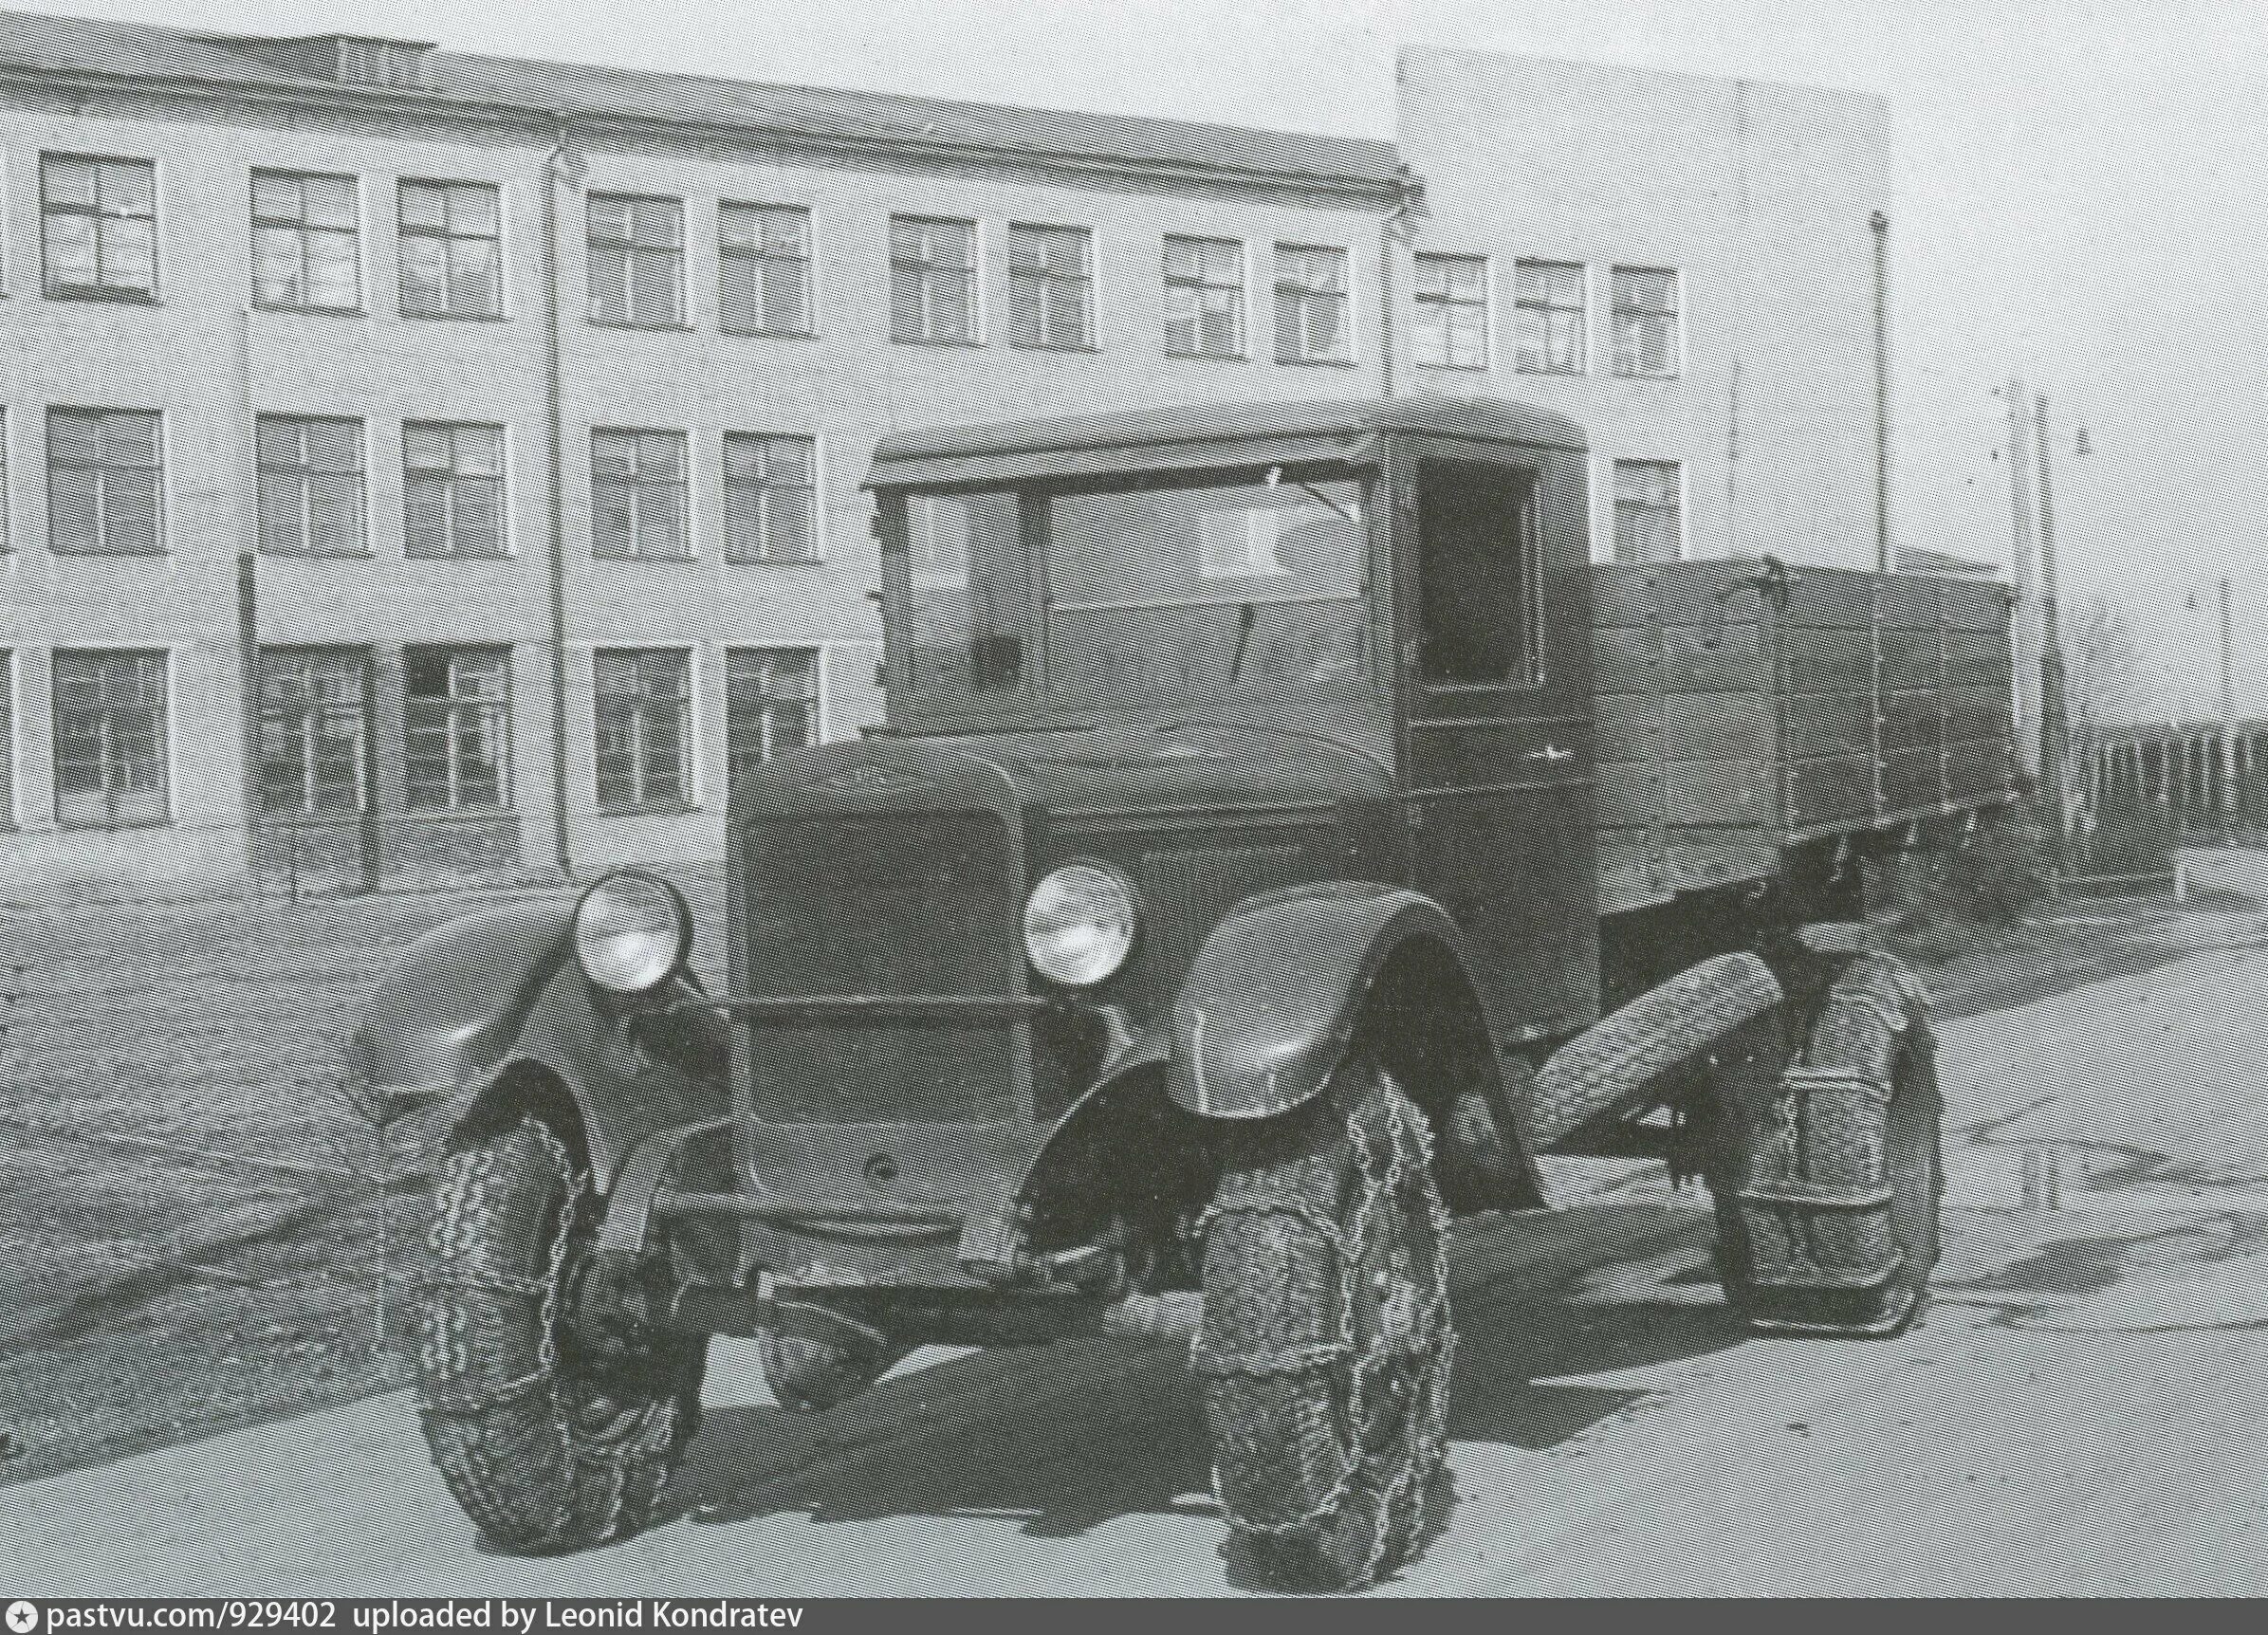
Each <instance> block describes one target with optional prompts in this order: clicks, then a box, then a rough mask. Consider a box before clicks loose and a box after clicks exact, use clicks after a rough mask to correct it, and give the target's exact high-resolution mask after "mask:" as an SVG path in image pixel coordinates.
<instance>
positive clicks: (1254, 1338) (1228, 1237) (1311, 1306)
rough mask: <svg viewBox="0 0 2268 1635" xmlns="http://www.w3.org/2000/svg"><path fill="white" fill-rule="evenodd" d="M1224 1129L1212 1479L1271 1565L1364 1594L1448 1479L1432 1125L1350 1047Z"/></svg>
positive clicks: (1444, 1316)
mask: <svg viewBox="0 0 2268 1635" xmlns="http://www.w3.org/2000/svg"><path fill="white" fill-rule="evenodd" d="M1235 1140H1236V1143H1237V1146H1236V1149H1235V1150H1234V1151H1233V1152H1232V1154H1231V1156H1230V1159H1229V1165H1228V1167H1227V1168H1226V1171H1225V1172H1224V1174H1223V1176H1222V1180H1221V1183H1220V1186H1219V1188H1218V1190H1217V1192H1216V1193H1215V1196H1214V1198H1213V1202H1212V1204H1211V1206H1210V1207H1209V1208H1208V1209H1207V1211H1206V1212H1205V1214H1204V1216H1203V1218H1202V1220H1201V1222H1200V1234H1201V1237H1202V1239H1203V1242H1204V1281H1205V1318H1204V1326H1203V1328H1202V1330H1201V1331H1200V1332H1199V1335H1198V1341H1197V1345H1196V1346H1195V1348H1194V1349H1193V1350H1192V1364H1193V1366H1194V1368H1195V1369H1196V1371H1197V1373H1198V1374H1199V1376H1200V1377H1201V1379H1202V1382H1203V1387H1204V1396H1205V1418H1206V1427H1207V1430H1208V1433H1209V1434H1210V1437H1211V1442H1212V1449H1213V1484H1214V1488H1215V1491H1216V1493H1217V1495H1218V1497H1219V1499H1220V1502H1221V1509H1222V1512H1223V1515H1224V1516H1226V1519H1227V1522H1228V1525H1229V1529H1230V1531H1231V1533H1232V1534H1234V1535H1235V1536H1236V1537H1237V1538H1239V1539H1240V1540H1242V1541H1243V1542H1244V1543H1245V1545H1246V1546H1247V1547H1248V1548H1250V1549H1251V1550H1252V1551H1253V1552H1254V1554H1255V1557H1256V1558H1257V1560H1258V1561H1259V1562H1260V1564H1262V1565H1263V1568H1264V1569H1265V1570H1267V1571H1270V1572H1272V1573H1274V1574H1275V1575H1277V1576H1280V1577H1282V1578H1284V1579H1288V1580H1290V1581H1292V1582H1294V1583H1297V1584H1299V1585H1300V1586H1302V1587H1306V1588H1316V1589H1359V1588H1361V1587H1362V1586H1364V1585H1367V1584H1369V1583H1371V1582H1372V1581H1373V1580H1374V1579H1375V1578H1377V1577H1378V1576H1379V1575H1380V1574H1381V1573H1384V1572H1387V1571H1392V1568H1393V1567H1394V1566H1395V1565H1396V1564H1397V1563H1398V1562H1400V1561H1401V1560H1404V1559H1406V1558H1407V1557H1408V1556H1409V1555H1410V1554H1411V1553H1412V1552H1414V1551H1415V1549H1416V1548H1417V1547H1418V1545H1419V1544H1420V1543H1421V1542H1422V1540H1423V1539H1424V1537H1425V1534H1426V1532H1427V1529H1428V1527H1429V1523H1430V1519H1431V1515H1432V1511H1433V1508H1434V1506H1435V1505H1436V1503H1437V1501H1438V1498H1439V1494H1438V1492H1437V1490H1438V1489H1439V1488H1440V1486H1441V1485H1442V1463H1443V1456H1444V1453H1445V1450H1446V1448H1447V1414H1448V1393H1449V1369H1450V1358H1451V1353H1452V1351H1453V1350H1454V1347H1455V1336H1454V1332H1453V1331H1452V1328H1451V1325H1450V1319H1449V1300H1448V1218H1447V1211H1446V1210H1444V1208H1443V1207H1442V1203H1441V1195H1440V1192H1439V1190H1438V1188H1437V1187H1436V1185H1435V1183H1434V1177H1433V1167H1432V1140H1431V1135H1430V1132H1429V1129H1428V1126H1427V1123H1426V1117H1425V1114H1424V1113H1423V1112H1421V1111H1419V1110H1418V1108H1417V1107H1416V1106H1415V1104H1413V1103H1412V1102H1411V1099H1410V1098H1409V1096H1407V1095H1406V1094H1405V1093H1403V1092H1402V1090H1401V1088H1400V1087H1399V1086H1398V1085H1396V1084H1395V1083H1394V1081H1393V1080H1392V1078H1391V1077H1390V1076H1388V1075H1387V1074H1386V1073H1385V1072H1384V1071H1383V1070H1381V1069H1380V1068H1379V1067H1377V1065H1376V1064H1375V1063H1374V1062H1372V1061H1370V1060H1368V1059H1366V1058H1356V1059H1355V1060H1352V1061H1350V1062H1349V1063H1348V1064H1347V1065H1346V1066H1345V1067H1344V1068H1342V1069H1341V1070H1340V1073H1339V1075H1338V1083H1337V1086H1336V1087H1335V1088H1334V1089H1333V1090H1332V1091H1330V1092H1329V1093H1326V1094H1324V1095H1322V1096H1319V1097H1318V1098H1317V1100H1316V1101H1315V1102H1313V1103H1311V1104H1309V1105H1308V1106H1307V1107H1305V1108H1303V1109H1300V1111H1297V1112H1294V1113H1291V1114H1288V1115H1286V1116H1285V1117H1283V1118H1280V1119H1271V1120H1269V1121H1267V1122H1266V1123H1265V1124H1263V1125H1260V1126H1257V1127H1255V1128H1253V1129H1250V1130H1240V1131H1238V1132H1237V1133H1236V1136H1235Z"/></svg>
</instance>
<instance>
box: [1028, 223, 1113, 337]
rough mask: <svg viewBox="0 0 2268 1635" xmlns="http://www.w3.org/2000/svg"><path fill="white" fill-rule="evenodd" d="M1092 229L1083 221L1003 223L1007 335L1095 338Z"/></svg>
mask: <svg viewBox="0 0 2268 1635" xmlns="http://www.w3.org/2000/svg"><path fill="white" fill-rule="evenodd" d="M1094 236H1095V235H1094V234H1092V233H1091V232H1089V231H1088V230H1086V229H1085V228H1083V227H1023V226H1020V225H1015V224H1011V225H1010V226H1009V228H1008V340H1009V343H1010V344H1011V345H1016V346H1071V347H1079V346H1092V345H1094V344H1095V271H1094V242H1093V241H1094Z"/></svg>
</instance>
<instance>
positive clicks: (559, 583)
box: [543, 119, 582, 880]
mask: <svg viewBox="0 0 2268 1635" xmlns="http://www.w3.org/2000/svg"><path fill="white" fill-rule="evenodd" d="M568 135H569V132H568V128H567V121H566V120H565V119H555V120H553V121H552V143H551V149H550V151H549V152H548V153H546V154H545V155H544V182H543V194H544V254H543V280H544V505H545V510H546V515H545V518H544V554H545V560H546V568H547V573H548V580H547V583H546V585H545V587H544V588H545V590H546V591H547V593H548V595H549V601H550V617H551V642H550V647H551V843H552V853H553V858H552V860H553V861H554V862H555V863H556V864H557V865H558V867H559V872H560V873H561V875H562V877H563V878H565V879H569V880H572V879H573V878H574V877H575V856H574V847H573V842H572V837H571V836H570V833H569V826H568V820H567V524H566V497H565V494H564V492H563V491H562V485H563V483H564V476H563V471H564V467H565V460H564V455H563V450H562V445H563V443H564V441H565V436H566V432H565V429H564V425H563V413H562V405H561V397H562V388H561V382H560V324H561V321H562V313H561V311H560V276H559V191H560V188H561V186H562V184H564V185H565V186H566V187H568V188H573V187H575V186H576V185H577V184H578V183H579V182H580V181H581V176H582V161H581V159H580V158H578V157H577V156H575V154H574V153H573V152H572V151H571V150H570V149H569V148H568V145H567V139H568Z"/></svg>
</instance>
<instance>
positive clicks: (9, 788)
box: [0, 647, 16, 829]
mask: <svg viewBox="0 0 2268 1635" xmlns="http://www.w3.org/2000/svg"><path fill="white" fill-rule="evenodd" d="M15 706H16V655H15V654H14V653H12V652H9V651H8V649H6V648H4V647H0V829H12V828H14V827H15V825H16V709H15Z"/></svg>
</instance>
